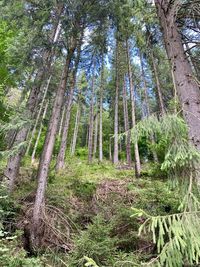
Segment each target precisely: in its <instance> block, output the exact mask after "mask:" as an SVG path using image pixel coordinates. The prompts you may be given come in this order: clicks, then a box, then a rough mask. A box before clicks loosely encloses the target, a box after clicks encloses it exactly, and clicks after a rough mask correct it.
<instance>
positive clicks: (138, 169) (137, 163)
mask: <svg viewBox="0 0 200 267" xmlns="http://www.w3.org/2000/svg"><path fill="white" fill-rule="evenodd" d="M126 54H127V62H128V78H129V87H130V96H131V119H132V127H134V126H135V125H136V118H135V99H134V88H133V80H132V71H131V60H130V53H129V44H128V40H126ZM134 155H135V175H136V177H139V176H140V173H141V165H140V154H139V148H138V142H135V143H134Z"/></svg>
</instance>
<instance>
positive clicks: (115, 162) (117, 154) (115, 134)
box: [113, 38, 119, 164]
mask: <svg viewBox="0 0 200 267" xmlns="http://www.w3.org/2000/svg"><path fill="white" fill-rule="evenodd" d="M118 57H119V40H118V38H117V39H116V56H115V69H116V70H115V71H116V73H115V107H114V111H115V113H114V114H115V115H114V116H115V117H114V154H113V163H114V164H118V161H119V158H118V157H119V147H118V127H119V125H118V101H119V73H118V63H119V62H118V61H119V58H118Z"/></svg>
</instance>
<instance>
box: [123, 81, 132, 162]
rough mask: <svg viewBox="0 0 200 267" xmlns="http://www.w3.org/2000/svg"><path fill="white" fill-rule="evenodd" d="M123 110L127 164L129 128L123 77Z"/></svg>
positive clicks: (129, 145)
mask: <svg viewBox="0 0 200 267" xmlns="http://www.w3.org/2000/svg"><path fill="white" fill-rule="evenodd" d="M123 111H124V130H125V132H126V133H127V135H126V160H127V163H128V165H131V135H130V134H131V133H130V128H129V118H128V105H127V94H126V81H125V78H124V85H123Z"/></svg>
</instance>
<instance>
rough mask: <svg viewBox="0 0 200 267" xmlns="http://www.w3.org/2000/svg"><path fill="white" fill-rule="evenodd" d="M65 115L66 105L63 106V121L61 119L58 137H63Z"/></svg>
mask: <svg viewBox="0 0 200 267" xmlns="http://www.w3.org/2000/svg"><path fill="white" fill-rule="evenodd" d="M64 102H65V101H64ZM65 113H66V105H63V109H62V115H61V119H60V126H59V131H58V136H61V135H62V129H63V121H64V117H65Z"/></svg>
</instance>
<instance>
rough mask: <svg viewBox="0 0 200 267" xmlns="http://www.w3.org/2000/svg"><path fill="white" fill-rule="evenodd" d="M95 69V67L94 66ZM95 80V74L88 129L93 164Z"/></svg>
mask: <svg viewBox="0 0 200 267" xmlns="http://www.w3.org/2000/svg"><path fill="white" fill-rule="evenodd" d="M94 68H95V66H94ZM94 79H95V75H94V72H93V77H92V88H91V89H92V91H91V100H90V120H89V129H88V163H92V152H93V151H92V148H93V132H94Z"/></svg>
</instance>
